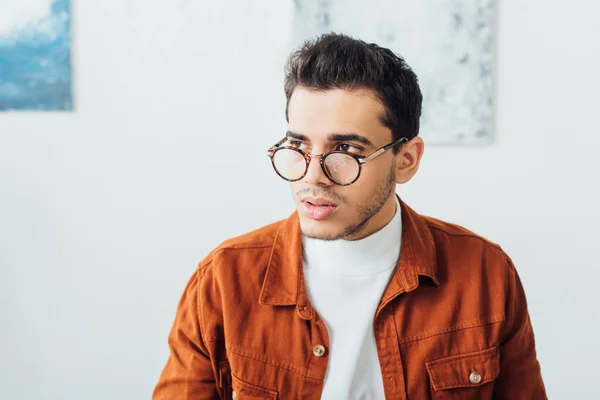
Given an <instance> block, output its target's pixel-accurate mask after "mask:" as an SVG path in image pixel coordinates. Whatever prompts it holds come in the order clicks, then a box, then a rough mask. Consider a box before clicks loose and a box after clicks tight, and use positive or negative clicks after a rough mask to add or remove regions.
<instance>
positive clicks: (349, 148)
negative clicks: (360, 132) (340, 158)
mask: <svg viewBox="0 0 600 400" xmlns="http://www.w3.org/2000/svg"><path fill="white" fill-rule="evenodd" d="M335 149H336V150H339V151H345V152H348V153H360V152H361V151H363V149H362V148H360V147H357V146H353V145H351V144H349V143H340V144H338V145H337V146H336V147H335Z"/></svg>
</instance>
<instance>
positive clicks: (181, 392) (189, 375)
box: [152, 271, 219, 400]
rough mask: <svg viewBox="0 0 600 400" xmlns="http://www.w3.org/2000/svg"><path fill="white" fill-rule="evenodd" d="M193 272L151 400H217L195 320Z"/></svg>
mask: <svg viewBox="0 0 600 400" xmlns="http://www.w3.org/2000/svg"><path fill="white" fill-rule="evenodd" d="M200 276H201V273H200V271H197V273H196V274H194V275H193V276H192V278H191V279H190V281H189V282H188V284H187V286H186V288H185V291H184V293H183V296H182V297H181V300H180V302H179V306H178V308H177V313H176V316H175V322H174V323H173V327H172V329H171V333H170V334H169V349H170V355H169V359H168V360H167V364H166V366H165V367H164V369H163V371H162V374H161V376H160V378H159V380H158V384H157V385H156V387H155V389H154V394H153V395H152V399H153V400H192V399H193V400H202V399H211V400H212V399H218V398H219V394H218V389H217V383H216V381H215V373H214V370H213V367H212V363H211V359H210V356H209V353H208V350H207V347H206V345H205V343H204V341H203V338H202V334H201V330H200V320H199V291H198V288H199V279H200Z"/></svg>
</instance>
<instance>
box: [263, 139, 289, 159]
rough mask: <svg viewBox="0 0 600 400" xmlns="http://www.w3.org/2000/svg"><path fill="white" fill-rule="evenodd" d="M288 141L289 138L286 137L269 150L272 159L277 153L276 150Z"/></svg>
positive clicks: (268, 153)
mask: <svg viewBox="0 0 600 400" xmlns="http://www.w3.org/2000/svg"><path fill="white" fill-rule="evenodd" d="M286 140H288V138H287V137H284V138H283V139H281V140H280V141H279V142H277V143H276V144H274V145H273V146H272V147H271V148H269V150H267V155H268V156H269V157H271V155H272V154H273V152H274V151H275V149H277V148H278V147H279V146H281V145H282V144H283V143H284V142H285V141H286Z"/></svg>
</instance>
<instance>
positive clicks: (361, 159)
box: [267, 137, 408, 186]
mask: <svg viewBox="0 0 600 400" xmlns="http://www.w3.org/2000/svg"><path fill="white" fill-rule="evenodd" d="M289 139H290V138H288V137H285V138H283V139H281V140H280V141H279V142H277V143H276V144H275V145H273V146H272V147H271V148H269V150H268V151H267V155H268V156H269V158H270V159H271V164H272V165H273V169H274V170H275V172H276V173H277V175H279V176H280V177H281V178H282V179H284V180H286V181H288V182H297V181H299V180H300V179H302V178H304V177H305V176H306V174H307V172H308V167H309V165H310V161H311V159H312V157H318V158H319V163H320V164H321V169H322V170H323V172H324V173H325V176H327V178H328V179H329V180H331V181H332V182H333V183H335V184H336V185H340V186H349V185H352V184H353V183H354V182H356V181H357V180H358V178H360V173H361V171H362V165H363V164H365V163H366V162H369V161H371V160H373V159H375V158H376V157H378V156H380V155H381V154H383V153H384V152H386V151H387V150H389V149H391V148H393V147H395V146H398V145H399V144H401V143H403V142H407V141H408V138H406V137H401V138H400V139H398V140H395V141H393V142H392V143H390V144H387V145H385V146H383V147H380V148H379V149H377V150H375V151H374V152H373V153H372V154H370V155H368V156H361V155H358V154H355V153H350V152H347V151H339V150H336V151H330V152H328V153H325V154H321V155H318V154H308V153H306V152H304V151H302V150H300V149H298V148H296V147H293V146H281V145H282V144H283V143H285V142H286V141H287V140H289ZM281 150H289V151H294V152H297V153H299V154H300V155H301V156H302V157H303V158H304V160H305V162H306V167H305V168H304V172H303V173H302V175H301V176H300V177H298V178H288V177H287V176H285V175H284V174H282V173H281V172H280V171H279V169H278V168H277V165H276V163H275V154H277V152H278V151H281ZM334 154H342V155H345V156H349V157H351V158H352V159H353V160H354V161H356V164H357V172H356V177H354V178H353V179H351V180H350V181H349V182H340V181H338V180H336V179H335V178H334V177H332V175H331V173H330V172H329V171H328V170H327V167H326V165H325V161H326V159H327V157H330V156H332V155H334Z"/></svg>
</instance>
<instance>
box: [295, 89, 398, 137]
mask: <svg viewBox="0 0 600 400" xmlns="http://www.w3.org/2000/svg"><path fill="white" fill-rule="evenodd" d="M384 111H385V109H384V107H383V105H382V104H381V102H379V100H378V99H377V98H376V97H375V95H373V94H372V93H371V92H369V91H368V90H353V91H349V90H343V89H332V90H327V91H315V90H309V89H306V88H303V87H297V88H296V89H295V90H294V92H293V93H292V96H291V98H290V103H289V106H288V120H289V124H288V129H289V130H290V131H293V132H298V133H302V134H303V135H305V136H307V137H308V138H309V139H310V140H311V141H326V140H327V137H328V136H329V135H330V134H331V133H338V132H345V133H348V132H352V133H356V134H359V135H361V136H364V137H366V138H368V139H369V140H370V141H371V142H372V143H375V144H380V143H382V144H386V143H388V142H389V141H390V140H391V137H392V134H391V131H390V130H389V129H388V128H387V127H385V126H384V125H383V124H382V123H381V120H380V118H381V116H382V115H383V113H384Z"/></svg>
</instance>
